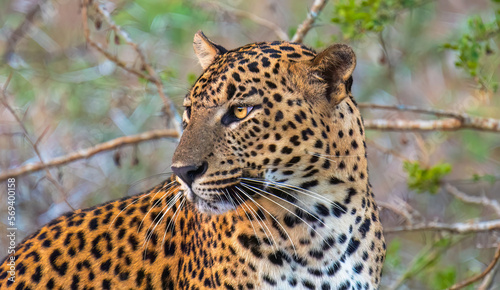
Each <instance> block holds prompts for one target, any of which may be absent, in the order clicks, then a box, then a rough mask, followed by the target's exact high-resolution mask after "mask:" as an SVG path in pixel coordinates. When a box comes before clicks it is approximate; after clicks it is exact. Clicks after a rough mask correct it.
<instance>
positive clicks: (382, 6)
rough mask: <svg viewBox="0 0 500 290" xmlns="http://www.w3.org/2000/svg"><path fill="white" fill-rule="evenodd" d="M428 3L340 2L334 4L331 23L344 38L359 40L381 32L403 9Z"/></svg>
mask: <svg viewBox="0 0 500 290" xmlns="http://www.w3.org/2000/svg"><path fill="white" fill-rule="evenodd" d="M427 2H428V1H423V0H340V1H337V2H336V3H335V6H334V11H333V14H334V15H335V16H334V17H333V18H332V19H331V21H332V22H333V23H335V24H337V25H338V26H339V27H340V29H341V31H342V33H343V36H344V38H347V39H356V38H361V37H363V36H365V35H366V33H368V32H381V31H382V30H384V28H385V26H386V25H388V24H391V23H392V22H393V21H394V19H395V18H396V16H397V15H398V14H399V13H400V12H401V11H402V10H405V9H411V8H414V7H417V6H421V5H422V4H425V3H427Z"/></svg>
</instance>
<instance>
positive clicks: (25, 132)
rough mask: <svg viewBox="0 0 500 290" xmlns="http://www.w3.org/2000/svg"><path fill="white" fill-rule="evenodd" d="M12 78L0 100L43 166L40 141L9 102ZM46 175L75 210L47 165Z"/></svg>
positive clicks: (8, 80) (10, 76)
mask: <svg viewBox="0 0 500 290" xmlns="http://www.w3.org/2000/svg"><path fill="white" fill-rule="evenodd" d="M11 78H12V74H10V75H9V77H8V78H7V81H6V82H5V84H4V86H3V88H2V97H1V98H0V102H1V103H2V105H3V106H4V107H5V108H6V109H7V111H9V113H10V114H11V115H12V116H13V117H14V119H15V120H16V122H17V123H18V124H19V126H20V127H21V129H22V130H23V135H24V137H25V138H26V140H27V141H28V142H29V143H30V144H31V147H32V148H33V151H35V154H36V156H37V157H38V159H40V162H39V163H40V164H41V165H42V166H44V165H45V162H44V161H43V158H42V154H41V153H40V150H38V142H33V141H32V140H31V138H30V136H29V133H28V130H27V129H26V126H25V125H24V122H23V121H22V120H21V118H19V116H18V115H17V114H16V112H15V111H14V109H13V108H12V107H11V106H10V105H9V102H8V101H7V87H8V86H9V83H10V80H11ZM44 134H45V132H44V133H43V134H42V135H41V136H40V137H39V139H41V138H43V135H44ZM44 169H45V177H46V178H47V179H48V180H49V181H50V182H51V183H52V184H53V185H54V186H55V187H56V189H57V190H58V191H59V192H60V193H61V196H62V197H63V199H64V202H65V203H66V204H67V205H68V206H69V208H70V209H72V210H75V209H74V208H73V207H72V206H71V204H70V203H69V202H68V200H67V199H66V191H65V190H64V188H63V187H62V186H61V185H60V184H59V182H57V180H56V179H55V178H54V177H53V176H52V174H51V173H50V171H49V170H48V169H47V168H46V167H45V168H44Z"/></svg>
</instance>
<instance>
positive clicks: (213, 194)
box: [184, 177, 260, 214]
mask: <svg viewBox="0 0 500 290" xmlns="http://www.w3.org/2000/svg"><path fill="white" fill-rule="evenodd" d="M240 178H242V177H231V178H227V179H220V180H215V181H213V180H212V181H206V182H202V183H200V185H201V186H214V185H219V186H220V185H223V186H221V187H209V188H206V187H205V188H203V187H202V189H201V190H203V191H205V192H209V193H210V196H209V197H208V198H207V197H206V196H204V195H202V194H200V193H198V192H197V186H195V187H193V188H186V189H185V190H184V191H185V194H184V195H185V197H186V198H187V200H188V201H189V202H190V203H191V204H193V205H194V206H195V207H196V208H197V209H198V210H200V211H202V212H205V213H210V214H214V213H217V214H220V213H224V212H226V211H229V210H234V209H236V208H238V207H239V206H241V205H242V204H244V203H245V202H247V201H248V200H255V199H256V198H258V196H257V195H258V191H257V190H260V189H259V188H257V187H255V189H252V190H250V189H249V187H248V186H242V184H241V182H240Z"/></svg>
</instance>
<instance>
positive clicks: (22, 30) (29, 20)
mask: <svg viewBox="0 0 500 290" xmlns="http://www.w3.org/2000/svg"><path fill="white" fill-rule="evenodd" d="M45 1H46V0H40V1H38V3H36V4H34V5H33V7H32V8H31V10H30V11H29V12H28V13H27V14H26V17H24V20H23V22H21V24H20V25H19V26H18V27H17V28H16V30H14V31H13V32H12V33H11V34H10V36H9V38H8V39H7V46H6V48H5V53H4V56H3V59H4V61H5V62H6V63H8V62H9V60H10V58H11V57H12V54H13V53H14V50H15V47H16V45H17V43H18V42H19V41H20V40H21V39H23V37H24V35H25V34H26V32H28V30H29V29H30V28H31V25H33V21H34V20H35V16H36V15H37V14H38V12H40V10H41V8H42V5H43V4H44V3H45Z"/></svg>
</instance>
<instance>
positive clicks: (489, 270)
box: [449, 244, 500, 290]
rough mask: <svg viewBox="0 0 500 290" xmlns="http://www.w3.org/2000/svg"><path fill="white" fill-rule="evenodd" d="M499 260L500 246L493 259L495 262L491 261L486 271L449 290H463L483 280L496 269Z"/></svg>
mask: <svg viewBox="0 0 500 290" xmlns="http://www.w3.org/2000/svg"><path fill="white" fill-rule="evenodd" d="M499 259H500V244H499V245H498V247H497V250H496V252H495V257H493V260H492V261H491V263H490V264H489V265H488V267H486V269H485V270H484V271H483V272H482V273H479V274H478V275H476V276H473V277H470V278H469V279H467V280H465V281H462V282H460V283H457V284H455V285H453V286H451V287H450V288H449V290H456V289H462V288H465V287H467V286H468V285H470V284H472V283H474V282H477V281H479V280H481V279H482V278H483V277H485V276H486V275H487V274H488V273H489V272H491V270H493V268H495V265H496V264H497V263H498V260H499Z"/></svg>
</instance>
